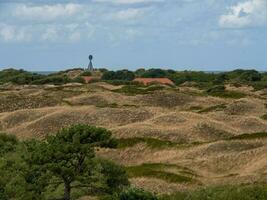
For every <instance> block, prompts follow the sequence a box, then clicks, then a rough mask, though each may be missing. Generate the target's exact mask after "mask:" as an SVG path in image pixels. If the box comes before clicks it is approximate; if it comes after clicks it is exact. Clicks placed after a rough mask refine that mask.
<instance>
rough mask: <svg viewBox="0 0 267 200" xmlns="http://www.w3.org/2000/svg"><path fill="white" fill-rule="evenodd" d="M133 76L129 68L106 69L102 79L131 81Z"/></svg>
mask: <svg viewBox="0 0 267 200" xmlns="http://www.w3.org/2000/svg"><path fill="white" fill-rule="evenodd" d="M134 78H135V75H134V73H133V72H131V71H129V70H119V71H116V72H114V71H107V72H104V74H103V75H102V78H101V79H102V80H124V81H132V80H133V79H134Z"/></svg>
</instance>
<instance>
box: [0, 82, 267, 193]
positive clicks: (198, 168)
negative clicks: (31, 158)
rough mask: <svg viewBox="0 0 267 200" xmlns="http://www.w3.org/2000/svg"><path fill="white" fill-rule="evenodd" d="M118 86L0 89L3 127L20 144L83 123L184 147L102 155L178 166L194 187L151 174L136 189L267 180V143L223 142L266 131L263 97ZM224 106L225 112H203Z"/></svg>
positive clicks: (126, 162)
mask: <svg viewBox="0 0 267 200" xmlns="http://www.w3.org/2000/svg"><path fill="white" fill-rule="evenodd" d="M114 89H118V87H117V86H111V85H108V84H106V83H94V84H93V85H89V86H73V87H70V86H68V87H60V88H54V87H52V89H51V88H45V87H43V88H19V89H18V88H15V89H14V88H11V89H9V90H8V91H3V92H0V95H1V98H0V104H1V105H2V106H0V107H1V112H0V130H1V131H3V132H7V133H9V134H15V135H17V136H18V137H19V138H20V139H28V138H44V137H45V136H46V135H47V134H53V133H56V131H58V130H59V129H61V128H62V127H66V126H70V125H71V124H77V123H85V124H90V125H96V126H102V127H106V128H109V129H111V130H112V131H113V134H114V135H115V137H117V138H136V137H142V138H156V139H159V140H164V141H172V142H176V143H179V144H181V147H171V146H170V147H168V146H166V147H163V148H152V147H150V146H149V145H147V144H146V143H138V144H136V145H134V146H131V147H127V148H124V149H117V150H105V149H102V150H101V151H100V152H99V153H98V154H99V155H101V156H104V157H107V158H109V159H113V160H115V161H117V162H119V163H121V164H124V165H126V166H138V165H141V164H144V163H162V164H165V165H166V166H167V165H169V164H172V165H175V166H177V167H186V168H187V169H190V170H192V173H194V180H196V182H192V183H188V184H185V183H169V182H166V181H165V180H161V179H155V178H152V177H135V178H132V179H131V181H132V183H133V184H134V185H137V186H142V187H145V188H146V189H149V190H152V191H157V192H160V190H162V191H166V192H171V191H175V190H178V189H181V188H186V187H195V186H197V185H199V184H200V183H201V184H203V185H211V184H226V183H227V184H229V183H230V184H231V183H232V184H235V183H247V182H255V181H266V180H267V159H266V158H267V139H263V138H262V139H257V138H256V139H250V140H225V139H227V138H230V137H233V136H236V135H240V134H244V133H256V132H267V121H266V120H263V119H261V118H260V117H261V116H262V115H264V114H266V113H267V108H266V105H265V104H266V103H267V101H266V99H265V97H264V96H261V93H260V92H257V93H253V92H251V90H245V89H242V91H243V92H244V91H245V92H246V93H247V94H248V96H247V97H246V98H243V99H238V100H234V99H222V98H215V97H208V96H203V95H198V92H199V91H197V90H196V89H190V88H180V89H179V90H164V91H155V92H154V93H151V94H145V95H136V96H127V95H124V94H121V93H115V92H113V91H112V90H114ZM230 89H235V90H236V88H230ZM196 91H197V92H196ZM14 96H15V97H17V96H19V98H15V97H14ZM40 99H41V101H40ZM47 99H49V101H50V102H47V101H46V100H47ZM23 103H25V104H26V105H25V106H24V105H23ZM5 104H9V105H7V106H5ZM222 104H223V105H224V107H223V109H211V110H209V111H207V112H206V111H205V112H199V111H200V110H203V109H206V108H209V107H212V106H217V105H222ZM20 106H21V107H20ZM20 108H22V109H20ZM5 109H6V110H5ZM165 170H169V171H170V170H172V168H170V167H166V169H165ZM171 172H173V171H171ZM173 173H178V174H180V175H181V174H182V173H183V172H182V171H179V172H173Z"/></svg>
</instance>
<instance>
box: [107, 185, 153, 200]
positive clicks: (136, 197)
mask: <svg viewBox="0 0 267 200" xmlns="http://www.w3.org/2000/svg"><path fill="white" fill-rule="evenodd" d="M103 200H158V198H157V197H156V196H155V195H153V194H152V193H150V192H147V191H144V190H142V189H137V188H128V189H126V190H124V191H122V192H121V193H119V194H115V195H113V196H108V197H105V198H103Z"/></svg>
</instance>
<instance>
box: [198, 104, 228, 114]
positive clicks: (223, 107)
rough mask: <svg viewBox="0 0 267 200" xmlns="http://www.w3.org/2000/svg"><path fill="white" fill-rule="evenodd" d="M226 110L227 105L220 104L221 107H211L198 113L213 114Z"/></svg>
mask: <svg viewBox="0 0 267 200" xmlns="http://www.w3.org/2000/svg"><path fill="white" fill-rule="evenodd" d="M225 108H226V105H225V104H220V105H216V106H211V107H208V108H204V109H202V110H200V111H198V113H207V112H212V111H221V110H223V109H225Z"/></svg>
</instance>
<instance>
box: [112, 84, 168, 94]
mask: <svg viewBox="0 0 267 200" xmlns="http://www.w3.org/2000/svg"><path fill="white" fill-rule="evenodd" d="M164 88H165V87H164V86H161V85H152V86H149V87H138V86H136V85H126V86H123V87H122V88H120V89H116V90H113V91H114V92H118V93H124V94H127V95H138V94H149V93H152V92H154V91H157V90H162V89H164Z"/></svg>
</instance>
